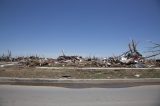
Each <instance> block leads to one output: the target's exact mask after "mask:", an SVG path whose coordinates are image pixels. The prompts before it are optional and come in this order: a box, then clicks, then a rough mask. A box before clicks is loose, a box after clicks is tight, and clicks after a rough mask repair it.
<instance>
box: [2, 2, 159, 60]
mask: <svg viewBox="0 0 160 106" xmlns="http://www.w3.org/2000/svg"><path fill="white" fill-rule="evenodd" d="M131 39H134V40H136V41H137V42H139V45H138V48H139V50H140V51H142V52H143V51H145V50H146V49H147V47H149V46H150V43H149V42H148V41H153V42H157V43H160V1H159V0H0V53H3V52H5V51H7V50H11V51H12V53H13V54H14V55H32V54H38V55H41V56H51V57H56V56H58V55H61V50H62V49H63V50H64V52H65V53H66V54H67V55H82V56H112V55H113V54H115V55H118V54H121V53H123V52H125V51H127V50H128V46H127V45H128V43H129V42H130V41H131Z"/></svg>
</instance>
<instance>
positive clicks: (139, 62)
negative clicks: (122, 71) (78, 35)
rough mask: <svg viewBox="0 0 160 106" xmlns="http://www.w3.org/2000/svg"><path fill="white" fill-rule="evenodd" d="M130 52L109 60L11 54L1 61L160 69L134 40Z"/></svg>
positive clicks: (41, 64) (32, 64) (29, 65)
mask: <svg viewBox="0 0 160 106" xmlns="http://www.w3.org/2000/svg"><path fill="white" fill-rule="evenodd" d="M128 48H129V50H128V51H127V52H125V53H123V54H121V55H120V56H113V57H108V58H103V59H102V58H97V57H89V58H83V57H82V56H66V55H65V54H64V53H63V55H62V56H59V57H58V58H57V59H53V58H41V57H38V56H29V57H16V58H11V52H8V55H7V56H6V57H5V56H4V55H3V56H1V57H0V61H12V62H18V63H19V64H20V65H23V66H27V67H33V66H52V67H62V66H63V67H71V66H73V67H136V68H143V67H159V66H160V60H159V61H158V60H151V59H146V58H145V57H143V56H142V54H141V53H139V52H138V50H137V44H136V43H135V42H134V41H133V40H132V42H131V43H129V44H128Z"/></svg>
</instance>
